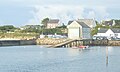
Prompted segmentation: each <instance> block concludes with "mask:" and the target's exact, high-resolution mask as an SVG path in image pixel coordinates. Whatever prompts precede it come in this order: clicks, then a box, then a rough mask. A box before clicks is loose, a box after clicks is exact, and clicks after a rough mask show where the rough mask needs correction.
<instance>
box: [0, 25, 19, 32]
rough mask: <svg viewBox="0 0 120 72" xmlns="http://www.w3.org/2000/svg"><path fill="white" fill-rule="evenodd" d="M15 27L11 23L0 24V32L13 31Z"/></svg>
mask: <svg viewBox="0 0 120 72" xmlns="http://www.w3.org/2000/svg"><path fill="white" fill-rule="evenodd" d="M16 29H17V28H16V27H14V26H13V25H5V26H0V32H4V33H5V32H14V31H15V30H16Z"/></svg>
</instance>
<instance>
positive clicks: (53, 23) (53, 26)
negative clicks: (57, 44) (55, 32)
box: [47, 19, 60, 29]
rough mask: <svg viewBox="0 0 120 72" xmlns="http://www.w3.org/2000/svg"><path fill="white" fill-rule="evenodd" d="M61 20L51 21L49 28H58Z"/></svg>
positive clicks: (48, 24)
mask: <svg viewBox="0 0 120 72" xmlns="http://www.w3.org/2000/svg"><path fill="white" fill-rule="evenodd" d="M59 23H60V21H59V19H50V20H49V21H48V23H47V28H48V29H50V28H56V27H58V26H59Z"/></svg>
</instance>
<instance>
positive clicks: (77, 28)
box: [67, 21, 91, 39]
mask: <svg viewBox="0 0 120 72" xmlns="http://www.w3.org/2000/svg"><path fill="white" fill-rule="evenodd" d="M67 28H68V38H70V39H90V38H91V34H90V31H91V28H90V27H89V26H88V25H87V24H85V23H84V22H80V21H69V22H68V26H67Z"/></svg>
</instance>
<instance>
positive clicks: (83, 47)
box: [79, 46, 89, 49]
mask: <svg viewBox="0 0 120 72" xmlns="http://www.w3.org/2000/svg"><path fill="white" fill-rule="evenodd" d="M88 47H89V46H79V48H81V49H85V48H88Z"/></svg>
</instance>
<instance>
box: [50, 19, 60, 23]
mask: <svg viewBox="0 0 120 72" xmlns="http://www.w3.org/2000/svg"><path fill="white" fill-rule="evenodd" d="M58 22H59V19H51V20H49V21H48V23H58Z"/></svg>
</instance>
